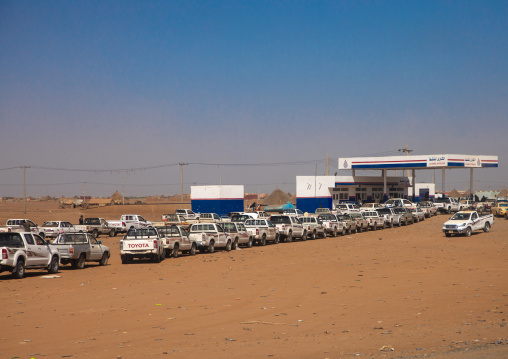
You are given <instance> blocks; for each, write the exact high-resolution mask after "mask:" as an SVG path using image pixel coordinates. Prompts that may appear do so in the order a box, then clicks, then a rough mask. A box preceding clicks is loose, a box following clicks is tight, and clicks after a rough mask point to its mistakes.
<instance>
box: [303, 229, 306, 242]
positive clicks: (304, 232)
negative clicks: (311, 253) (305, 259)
mask: <svg viewBox="0 0 508 359" xmlns="http://www.w3.org/2000/svg"><path fill="white" fill-rule="evenodd" d="M306 240H307V230H305V231H303V235H302V241H306Z"/></svg>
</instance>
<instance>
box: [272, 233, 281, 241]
mask: <svg viewBox="0 0 508 359" xmlns="http://www.w3.org/2000/svg"><path fill="white" fill-rule="evenodd" d="M279 241H280V234H279V233H277V234H276V235H275V239H274V240H273V244H278V243H279Z"/></svg>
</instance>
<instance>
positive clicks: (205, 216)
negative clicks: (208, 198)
mask: <svg viewBox="0 0 508 359" xmlns="http://www.w3.org/2000/svg"><path fill="white" fill-rule="evenodd" d="M199 222H200V223H217V222H221V218H220V216H219V215H218V214H217V213H201V214H200V215H199Z"/></svg>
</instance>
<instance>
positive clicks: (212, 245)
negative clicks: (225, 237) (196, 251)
mask: <svg viewBox="0 0 508 359" xmlns="http://www.w3.org/2000/svg"><path fill="white" fill-rule="evenodd" d="M213 252H215V243H214V242H213V241H210V244H209V245H208V253H213Z"/></svg>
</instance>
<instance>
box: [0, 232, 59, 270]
mask: <svg viewBox="0 0 508 359" xmlns="http://www.w3.org/2000/svg"><path fill="white" fill-rule="evenodd" d="M0 253H1V257H0V272H4V271H9V272H11V273H12V276H13V277H14V278H17V279H21V278H23V277H24V276H25V269H47V270H48V272H49V273H57V272H58V267H59V265H60V255H59V254H58V251H57V250H56V249H53V248H51V246H50V245H49V244H48V243H47V242H46V241H45V240H44V239H43V238H42V237H40V236H38V235H37V234H32V233H30V232H3V233H0Z"/></svg>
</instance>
